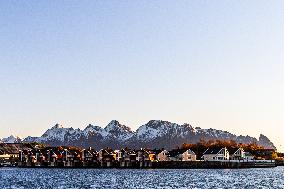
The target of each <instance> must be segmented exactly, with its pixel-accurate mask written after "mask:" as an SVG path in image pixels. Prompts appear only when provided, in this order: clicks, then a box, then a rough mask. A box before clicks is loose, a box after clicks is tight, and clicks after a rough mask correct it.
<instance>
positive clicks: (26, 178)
mask: <svg viewBox="0 0 284 189" xmlns="http://www.w3.org/2000/svg"><path fill="white" fill-rule="evenodd" d="M0 188H17V189H18V188H28V189H32V188H253V189H255V188H284V167H276V168H263V169H47V168H0Z"/></svg>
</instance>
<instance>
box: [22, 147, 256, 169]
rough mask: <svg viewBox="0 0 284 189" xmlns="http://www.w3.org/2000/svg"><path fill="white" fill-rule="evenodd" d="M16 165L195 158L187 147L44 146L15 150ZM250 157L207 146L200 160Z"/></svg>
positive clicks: (144, 162)
mask: <svg viewBox="0 0 284 189" xmlns="http://www.w3.org/2000/svg"><path fill="white" fill-rule="evenodd" d="M18 158H19V163H18V164H19V166H42V165H45V166H59V165H61V166H64V167H70V166H71V167H72V166H76V165H79V166H94V165H98V166H103V165H105V166H107V167H108V166H112V165H113V164H114V163H116V164H117V163H118V165H119V166H120V167H125V166H126V167H127V166H131V165H134V164H137V163H138V164H139V165H140V167H141V166H145V167H147V166H150V165H151V162H154V161H198V160H197V156H196V154H195V153H194V152H193V151H192V150H191V149H174V150H171V151H167V150H164V149H161V150H160V149H155V150H149V149H139V150H131V149H127V148H126V149H121V150H112V149H109V148H106V149H101V150H99V151H96V150H94V149H92V148H89V149H82V150H81V149H78V148H69V147H47V148H44V149H37V148H34V149H24V150H19V155H18ZM253 158H254V157H253V156H252V155H251V154H249V153H246V152H245V151H244V150H243V149H242V148H237V149H233V150H231V152H229V150H228V149H227V148H208V149H207V150H206V151H205V152H204V153H203V155H202V157H201V160H203V161H224V160H252V159H253Z"/></svg>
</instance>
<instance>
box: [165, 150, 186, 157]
mask: <svg viewBox="0 0 284 189" xmlns="http://www.w3.org/2000/svg"><path fill="white" fill-rule="evenodd" d="M186 151H187V150H186V149H173V150H171V151H169V155H170V157H176V156H178V155H180V154H183V153H184V152H186Z"/></svg>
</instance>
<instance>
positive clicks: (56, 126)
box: [51, 123, 64, 129]
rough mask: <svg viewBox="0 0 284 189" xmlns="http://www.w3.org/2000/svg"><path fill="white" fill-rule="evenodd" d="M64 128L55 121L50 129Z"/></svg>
mask: <svg viewBox="0 0 284 189" xmlns="http://www.w3.org/2000/svg"><path fill="white" fill-rule="evenodd" d="M62 128H64V127H63V125H61V124H59V123H56V124H55V125H54V126H53V127H52V128H51V129H62Z"/></svg>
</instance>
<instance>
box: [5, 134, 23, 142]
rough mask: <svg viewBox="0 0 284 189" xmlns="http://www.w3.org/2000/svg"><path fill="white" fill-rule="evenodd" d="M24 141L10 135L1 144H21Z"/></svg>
mask: <svg viewBox="0 0 284 189" xmlns="http://www.w3.org/2000/svg"><path fill="white" fill-rule="evenodd" d="M21 141H22V140H21V139H20V137H17V136H14V135H10V136H9V137H7V138H3V139H2V140H1V142H3V143H18V142H21Z"/></svg>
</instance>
